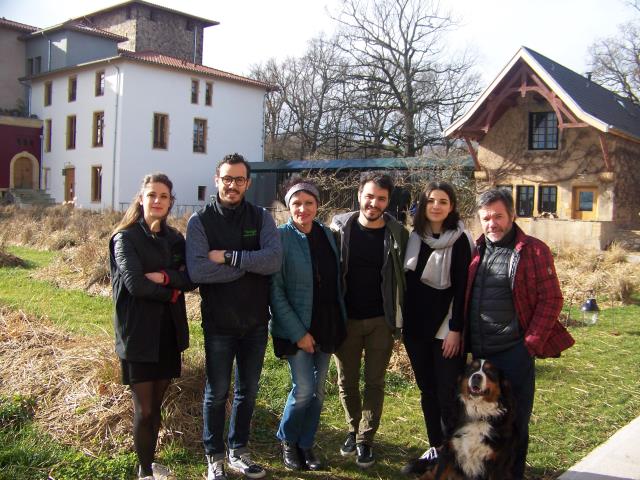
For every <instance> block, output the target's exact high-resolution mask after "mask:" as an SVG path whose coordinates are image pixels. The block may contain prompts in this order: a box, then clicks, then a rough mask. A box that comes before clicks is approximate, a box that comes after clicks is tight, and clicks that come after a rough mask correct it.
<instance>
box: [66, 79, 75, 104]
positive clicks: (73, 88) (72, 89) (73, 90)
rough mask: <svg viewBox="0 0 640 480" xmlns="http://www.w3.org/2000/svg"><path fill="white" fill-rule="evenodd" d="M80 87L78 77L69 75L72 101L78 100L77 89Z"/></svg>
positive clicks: (69, 90) (69, 89)
mask: <svg viewBox="0 0 640 480" xmlns="http://www.w3.org/2000/svg"><path fill="white" fill-rule="evenodd" d="M77 89H78V78H77V77H69V86H68V89H67V90H68V91H67V93H68V96H69V101H70V102H75V101H76V91H77Z"/></svg>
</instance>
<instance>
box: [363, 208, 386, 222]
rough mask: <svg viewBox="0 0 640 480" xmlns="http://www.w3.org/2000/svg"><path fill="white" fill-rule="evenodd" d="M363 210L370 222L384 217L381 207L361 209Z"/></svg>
mask: <svg viewBox="0 0 640 480" xmlns="http://www.w3.org/2000/svg"><path fill="white" fill-rule="evenodd" d="M360 211H361V212H362V214H363V215H364V217H365V218H366V219H367V220H369V221H370V222H375V221H376V220H378V219H379V218H380V217H382V214H383V213H384V212H383V211H382V210H380V209H379V208H368V209H367V208H363V209H361V210H360Z"/></svg>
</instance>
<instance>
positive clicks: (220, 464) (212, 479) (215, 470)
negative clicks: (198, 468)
mask: <svg viewBox="0 0 640 480" xmlns="http://www.w3.org/2000/svg"><path fill="white" fill-rule="evenodd" d="M207 465H208V467H207V480H227V476H226V475H225V473H224V459H222V460H218V461H217V462H209V461H207Z"/></svg>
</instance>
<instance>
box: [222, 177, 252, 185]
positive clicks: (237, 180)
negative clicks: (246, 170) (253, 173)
mask: <svg viewBox="0 0 640 480" xmlns="http://www.w3.org/2000/svg"><path fill="white" fill-rule="evenodd" d="M220 180H222V183H224V184H225V185H226V186H227V187H229V186H231V184H232V183H234V182H235V184H236V185H237V186H238V187H242V186H243V185H244V184H245V183H247V179H246V178H245V177H232V176H230V175H227V176H224V177H221V178H220Z"/></svg>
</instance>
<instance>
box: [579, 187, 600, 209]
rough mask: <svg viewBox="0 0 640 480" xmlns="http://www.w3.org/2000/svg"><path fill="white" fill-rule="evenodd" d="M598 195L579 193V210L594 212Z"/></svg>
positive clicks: (588, 192) (591, 192)
mask: <svg viewBox="0 0 640 480" xmlns="http://www.w3.org/2000/svg"><path fill="white" fill-rule="evenodd" d="M595 199H596V194H595V192H593V191H581V192H578V210H579V211H581V212H592V211H593V205H594V203H595Z"/></svg>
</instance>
